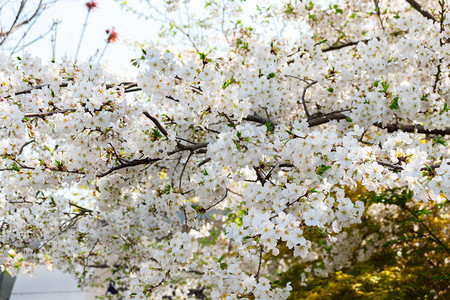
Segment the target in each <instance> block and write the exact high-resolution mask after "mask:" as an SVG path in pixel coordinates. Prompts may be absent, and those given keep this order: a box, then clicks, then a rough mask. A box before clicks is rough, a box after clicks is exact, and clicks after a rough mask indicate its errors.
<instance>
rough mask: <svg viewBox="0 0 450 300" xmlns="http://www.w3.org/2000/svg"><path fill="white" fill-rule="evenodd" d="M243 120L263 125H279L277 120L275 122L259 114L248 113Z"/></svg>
mask: <svg viewBox="0 0 450 300" xmlns="http://www.w3.org/2000/svg"><path fill="white" fill-rule="evenodd" d="M243 120H245V121H252V122H256V123H259V124H262V125H265V124H270V125H272V126H274V127H275V126H277V125H278V124H277V123H276V122H273V121H271V120H269V119H266V118H264V117H261V116H258V115H257V114H253V115H248V116H246V117H245V118H243Z"/></svg>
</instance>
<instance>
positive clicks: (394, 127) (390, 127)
mask: <svg viewBox="0 0 450 300" xmlns="http://www.w3.org/2000/svg"><path fill="white" fill-rule="evenodd" d="M375 125H376V126H378V127H380V128H382V129H387V131H388V132H390V133H391V132H395V131H399V130H402V131H404V132H417V133H423V134H439V135H447V134H450V127H446V128H445V129H425V128H424V127H423V126H422V125H406V124H387V125H384V126H383V125H381V124H379V123H377V124H375Z"/></svg>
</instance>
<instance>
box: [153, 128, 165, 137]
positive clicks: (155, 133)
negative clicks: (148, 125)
mask: <svg viewBox="0 0 450 300" xmlns="http://www.w3.org/2000/svg"><path fill="white" fill-rule="evenodd" d="M152 136H153V137H155V138H162V137H163V136H162V134H161V132H159V130H158V129H156V128H153V129H152Z"/></svg>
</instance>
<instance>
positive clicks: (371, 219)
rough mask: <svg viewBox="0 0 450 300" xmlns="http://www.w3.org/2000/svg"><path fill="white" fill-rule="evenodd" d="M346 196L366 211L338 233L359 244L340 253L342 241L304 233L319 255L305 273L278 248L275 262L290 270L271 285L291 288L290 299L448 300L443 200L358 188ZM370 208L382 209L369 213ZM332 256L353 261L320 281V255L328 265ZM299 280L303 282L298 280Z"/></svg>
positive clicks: (449, 275)
mask: <svg viewBox="0 0 450 300" xmlns="http://www.w3.org/2000/svg"><path fill="white" fill-rule="evenodd" d="M347 196H348V197H350V198H351V199H352V200H354V201H356V200H361V201H363V202H364V203H365V205H366V212H365V215H364V217H363V220H362V222H361V224H358V225H356V226H352V227H350V228H348V229H346V230H344V232H345V234H346V235H347V237H350V238H351V237H357V239H356V240H357V241H358V240H359V242H358V243H356V245H355V244H354V243H353V244H351V243H350V244H348V247H350V249H344V248H342V247H343V246H344V247H345V241H344V242H343V244H341V245H338V244H336V243H333V244H330V243H329V242H328V241H327V239H326V237H325V238H324V234H323V233H320V232H317V231H316V232H314V231H312V232H311V231H310V232H306V233H305V235H309V236H308V237H309V238H311V239H312V240H313V241H314V242H315V248H316V251H317V250H318V249H319V250H320V251H317V252H318V253H319V255H318V257H317V259H316V260H313V261H312V262H313V266H314V267H313V269H312V270H309V272H308V269H311V267H310V266H311V261H309V262H305V261H302V260H299V259H297V258H294V257H292V255H291V254H290V252H289V249H287V248H283V249H282V251H281V253H280V255H279V259H285V260H286V262H287V263H288V265H289V266H290V267H289V268H288V271H286V272H284V273H279V274H278V276H279V278H280V280H279V281H278V282H277V283H278V284H280V285H282V286H284V285H286V284H287V283H288V282H291V285H292V287H293V292H292V294H291V297H290V299H450V268H449V263H450V251H449V247H448V245H449V241H450V235H449V231H450V228H449V224H450V223H449V219H450V217H449V215H450V214H449V202H448V200H441V202H440V203H436V202H434V201H430V202H428V203H416V202H415V201H414V198H413V193H412V192H411V191H408V190H406V189H399V188H394V189H390V190H385V191H384V192H383V193H381V194H377V193H375V192H369V191H367V190H366V189H365V188H364V187H362V186H359V187H358V188H357V189H356V190H354V191H347ZM373 205H377V206H378V207H382V208H383V209H381V210H380V209H379V208H378V209H377V210H376V212H373V211H372V212H371V209H370V208H371V207H372V206H373ZM386 226H390V228H389V230H386V229H387V227H386ZM375 237H376V239H377V242H374V243H372V245H371V250H370V252H368V253H369V255H368V256H366V257H365V259H358V257H357V256H358V251H361V249H362V248H364V247H363V246H364V245H367V244H370V243H371V242H372V241H371V239H372V238H375ZM339 247H341V248H342V249H339ZM333 248H335V249H333ZM333 251H335V253H338V252H340V251H351V253H353V255H351V257H350V258H349V261H347V262H346V263H344V266H339V265H338V263H337V264H336V266H333V268H334V269H335V270H334V271H333V272H329V273H328V275H326V274H325V276H323V275H324V274H323V273H322V274H320V273H321V272H320V269H324V267H325V266H324V264H326V261H328V262H329V260H323V258H324V256H323V255H321V254H320V253H325V254H326V253H329V254H330V259H331V260H332V259H333V255H335V254H333ZM366 253H367V251H366ZM290 255H291V257H289V256H290ZM296 261H297V262H296ZM305 271H306V273H305ZM315 274H319V275H315ZM305 275H306V277H307V281H306V282H305V281H302V280H301V278H302V276H303V277H305Z"/></svg>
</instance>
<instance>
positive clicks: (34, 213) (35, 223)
mask: <svg viewBox="0 0 450 300" xmlns="http://www.w3.org/2000/svg"><path fill="white" fill-rule="evenodd" d="M325 2H327V3H325ZM164 3H165V4H166V5H167V7H166V9H167V13H166V11H162V13H163V14H161V15H154V16H155V18H156V17H161V16H164V19H163V21H168V23H166V24H169V26H168V27H167V28H165V29H164V28H163V30H166V31H164V32H165V34H168V35H170V34H172V33H174V32H177V35H178V36H180V35H181V38H180V39H178V40H176V42H177V45H176V47H172V48H171V47H170V45H165V44H163V46H164V48H158V47H156V46H149V47H148V48H146V49H143V50H142V57H140V58H138V59H135V60H134V61H133V64H134V65H135V66H137V67H139V70H140V73H139V76H138V78H136V81H134V82H120V81H119V80H118V79H116V77H115V76H114V75H110V74H108V73H107V72H106V71H105V70H103V69H102V67H101V66H100V65H98V64H97V65H93V64H88V63H80V62H77V63H74V62H73V61H70V60H65V61H56V62H53V63H44V64H42V62H41V61H40V60H39V59H37V58H33V57H32V55H29V54H25V55H22V56H20V57H19V58H17V59H12V58H7V57H2V58H1V59H0V119H1V123H0V127H1V131H0V135H1V139H0V155H1V156H0V157H1V158H0V176H1V180H0V191H1V194H0V211H1V214H0V216H1V217H0V262H1V268H2V270H5V271H7V272H8V273H12V274H15V273H16V272H17V271H19V270H24V269H25V270H26V269H32V268H33V266H35V265H36V264H48V265H51V266H54V267H56V268H58V269H62V270H66V271H68V272H71V273H73V274H74V275H75V276H76V277H77V278H78V279H79V281H80V283H81V284H83V285H90V284H98V285H102V284H109V282H106V283H105V282H102V281H101V280H100V279H99V278H98V277H97V275H98V272H96V270H99V269H108V270H110V272H111V278H110V279H111V280H113V281H114V282H115V285H114V286H115V290H117V291H120V294H123V295H125V296H126V297H128V298H135V299H144V298H151V299H161V298H163V297H166V298H167V297H173V298H181V299H183V298H188V297H192V298H195V297H198V298H202V297H203V298H205V297H206V298H211V299H237V298H250V299H286V298H287V297H289V295H290V293H291V292H292V284H291V283H287V284H281V283H280V281H278V277H277V274H279V273H280V272H284V271H285V270H287V269H289V267H290V263H291V262H292V261H293V260H297V261H303V262H308V261H309V262H310V261H313V260H315V259H317V258H318V257H319V258H321V259H322V261H323V262H324V264H325V268H322V269H321V270H322V271H320V270H319V269H318V268H317V269H314V268H313V267H311V268H310V269H309V271H310V272H316V275H324V274H325V273H327V272H333V271H334V270H335V269H336V268H334V265H335V264H334V262H335V261H340V262H344V263H343V264H344V265H345V263H346V262H348V261H347V260H346V259H348V258H349V257H348V256H346V254H349V255H350V254H351V253H349V252H346V251H344V250H346V249H349V248H348V247H350V246H351V245H357V244H361V243H363V244H364V245H367V249H366V250H364V249H363V250H362V251H361V252H360V253H359V256H360V258H361V259H362V260H363V259H364V257H368V256H370V251H371V249H374V247H376V246H377V245H374V246H372V247H371V246H370V245H369V244H370V243H369V242H368V240H367V239H366V237H367V236H364V235H358V234H356V235H355V236H354V238H348V233H347V231H346V230H347V229H346V228H349V227H351V226H353V227H351V228H355V225H357V224H359V223H361V221H362V220H364V221H367V218H363V214H364V213H365V211H366V208H367V209H368V212H366V213H368V214H369V216H372V217H373V219H374V220H375V221H380V222H381V221H383V220H384V219H383V218H384V216H386V214H389V213H391V212H392V210H394V208H392V207H394V206H395V205H397V206H396V207H401V208H402V209H405V210H410V211H411V213H412V214H415V215H416V216H417V217H420V213H419V211H418V210H417V207H421V208H422V209H423V208H426V207H428V206H436V205H438V206H437V207H438V209H437V212H436V214H438V215H439V217H440V218H441V219H443V220H447V221H448V216H449V214H448V197H449V194H450V178H449V176H450V175H449V169H450V166H449V163H450V158H449V148H448V146H447V145H448V144H447V143H448V135H449V134H450V127H448V126H449V124H450V122H449V114H450V113H449V86H450V84H449V83H450V79H449V67H450V59H449V52H450V43H449V39H448V36H449V31H450V30H449V24H450V23H449V21H448V20H449V4H448V2H446V1H444V0H440V1H421V2H420V3H419V2H416V1H413V0H406V1H403V0H396V1H381V0H379V1H373V2H371V1H359V0H348V1H317V3H316V2H315V1H283V2H280V1H264V5H267V6H266V7H263V6H258V8H257V11H256V15H254V16H252V15H249V16H246V17H245V19H244V18H242V19H241V18H240V5H241V3H240V2H239V1H225V0H224V1H208V2H207V5H206V7H205V9H204V11H203V12H204V13H205V16H203V15H195V14H190V15H189V10H188V8H189V1H165V2H164ZM330 3H331V4H330ZM158 9H159V10H160V9H161V8H160V7H159V8H158ZM180 12H183V14H184V13H186V14H185V15H186V16H187V17H186V19H183V18H179V19H176V18H175V17H174V18H173V19H171V18H172V15H171V14H177V13H178V14H179V13H180ZM174 20H177V21H178V22H179V23H177V22H175V21H174ZM185 21H186V22H185ZM189 22H190V23H189ZM186 46H188V47H186ZM362 188H363V189H364V193H375V194H377V193H385V194H386V193H389V191H393V190H396V189H397V190H400V191H405V193H407V195H409V196H408V197H403V198H396V196H392V197H391V198H389V199H391V200H390V202H386V203H376V205H372V206H370V207H369V205H370V204H371V203H370V201H366V200H367V199H366V200H365V201H363V200H364V199H360V200H358V199H356V198H355V197H352V196H351V195H352V193H355V191H357V190H361V189H362ZM396 199H403V200H404V199H406V200H407V201H406V200H405V201H403V202H399V201H398V200H396ZM379 202H380V201H379ZM390 205H391V206H390ZM392 205H394V206H392ZM422 212H423V210H422ZM390 224H391V225H392V223H390ZM422 224H423V226H425V228H428V231H427V230H426V229H424V231H426V233H425V234H427V235H428V236H429V237H430V239H431V242H432V243H434V245H435V246H436V247H440V248H441V249H442V251H445V252H446V253H450V252H449V251H450V250H449V246H448V243H449V238H448V234H447V235H446V236H445V235H443V236H442V235H438V234H436V233H433V231H432V230H431V229H430V227H427V224H426V223H422ZM444 224H445V223H444ZM447 224H448V223H447ZM361 225H363V224H361ZM312 234H315V235H319V236H321V237H323V238H324V239H325V240H327V241H328V242H327V243H328V244H326V245H325V246H326V247H331V249H334V250H333V251H327V252H323V253H321V252H320V251H322V250H323V249H325V248H324V247H322V248H318V245H317V244H316V241H315V240H314V238H313V236H312ZM389 235H395V230H390V231H389V229H386V235H384V236H383V235H381V236H380V237H379V239H383V238H384V239H386V237H388V236H389ZM355 239H356V240H355ZM372 241H373V240H372ZM380 243H381V242H380ZM373 244H376V243H375V242H374V243H373ZM349 245H350V246H349ZM364 245H363V246H364ZM333 247H334V248H333ZM280 251H281V253H280ZM286 253H288V254H289V257H290V259H285V258H284V257H280V256H281V255H285V254H286ZM292 258H293V259H292ZM448 263H449V261H448V259H445V260H442V261H438V262H436V264H440V265H441V266H444V267H445V268H448ZM314 270H315V271H314ZM321 272H322V273H324V274H320V273H321ZM308 276H309V275H308V274H307V272H306V273H305V275H304V276H303V277H304V278H307V277H308ZM298 280H300V278H299V279H298Z"/></svg>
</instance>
